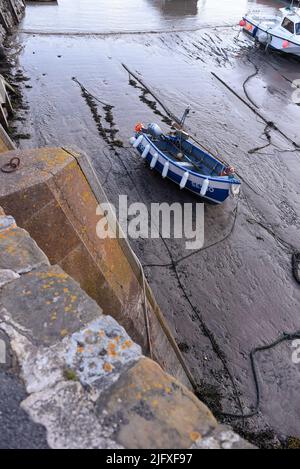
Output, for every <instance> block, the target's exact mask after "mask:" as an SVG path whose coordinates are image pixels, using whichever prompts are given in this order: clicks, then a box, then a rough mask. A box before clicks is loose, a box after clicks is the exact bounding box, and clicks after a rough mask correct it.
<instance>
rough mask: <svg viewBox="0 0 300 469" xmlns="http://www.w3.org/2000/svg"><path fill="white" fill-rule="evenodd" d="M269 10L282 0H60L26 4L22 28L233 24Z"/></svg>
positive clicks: (124, 28) (106, 29)
mask: <svg viewBox="0 0 300 469" xmlns="http://www.w3.org/2000/svg"><path fill="white" fill-rule="evenodd" d="M252 6H255V7H259V8H262V9H264V10H269V11H272V10H273V9H274V8H276V7H279V6H282V2H280V1H276V0H272V1H259V0H257V1H255V0H249V1H247V0H235V1H232V0H222V1H220V0H210V1H207V0H130V1H128V2H124V0H76V1H75V0H59V1H58V2H57V3H55V4H45V3H37V4H34V3H31V4H30V3H29V4H28V5H27V13H26V16H25V19H24V21H23V23H22V25H21V28H22V29H24V30H42V31H43V32H45V31H60V32H62V31H65V32H69V33H71V32H74V33H75V32H87V33H92V32H95V33H96V32H97V33H105V32H111V31H118V32H120V31H139V30H142V31H151V30H165V29H168V30H169V29H172V28H174V29H176V28H177V29H178V28H197V27H200V26H203V25H220V24H221V25H224V24H235V23H236V22H237V21H238V20H239V19H240V18H241V16H242V15H243V14H244V13H245V12H246V11H247V10H248V9H249V7H252Z"/></svg>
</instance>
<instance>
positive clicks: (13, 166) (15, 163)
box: [1, 156, 21, 173]
mask: <svg viewBox="0 0 300 469" xmlns="http://www.w3.org/2000/svg"><path fill="white" fill-rule="evenodd" d="M20 163H21V160H20V158H18V157H17V156H15V157H14V158H12V159H11V160H10V162H9V163H6V164H5V165H3V166H2V168H1V171H2V173H13V172H14V171H17V169H18V168H19V166H20Z"/></svg>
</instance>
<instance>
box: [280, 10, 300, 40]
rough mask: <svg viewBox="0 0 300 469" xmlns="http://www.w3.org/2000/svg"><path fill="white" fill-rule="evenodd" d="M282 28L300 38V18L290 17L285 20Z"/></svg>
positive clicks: (296, 16)
mask: <svg viewBox="0 0 300 469" xmlns="http://www.w3.org/2000/svg"><path fill="white" fill-rule="evenodd" d="M281 27H282V28H283V29H285V30H286V31H288V32H289V33H291V34H296V35H297V36H299V37H300V16H298V15H290V16H289V15H288V16H285V17H284V18H283V21H282V23H281Z"/></svg>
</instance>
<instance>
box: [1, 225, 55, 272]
mask: <svg viewBox="0 0 300 469" xmlns="http://www.w3.org/2000/svg"><path fill="white" fill-rule="evenodd" d="M0 244H1V249H0V269H10V270H13V271H14V272H16V273H19V274H20V273H24V272H30V271H31V270H32V269H35V268H36V267H39V266H40V265H42V264H49V261H48V259H47V257H46V256H45V254H44V253H43V252H42V251H41V250H40V248H39V247H38V246H37V244H36V242H35V241H34V240H33V239H32V238H31V237H30V236H29V234H28V233H27V232H26V231H25V230H22V229H21V228H17V227H16V225H15V221H14V219H13V218H12V217H9V216H5V217H0Z"/></svg>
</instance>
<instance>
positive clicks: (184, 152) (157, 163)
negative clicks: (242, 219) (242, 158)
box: [130, 124, 241, 204]
mask: <svg viewBox="0 0 300 469" xmlns="http://www.w3.org/2000/svg"><path fill="white" fill-rule="evenodd" d="M188 139H189V136H188V135H187V134H186V133H185V132H184V131H182V130H177V131H176V133H175V135H165V134H163V132H162V130H161V129H160V128H159V126H158V125H157V124H150V125H149V126H148V128H147V129H146V128H144V126H143V125H142V124H137V126H136V128H135V135H134V136H133V137H131V139H130V143H131V145H132V146H133V148H135V149H136V150H137V151H138V153H139V154H140V156H141V158H142V159H144V160H145V161H146V162H147V163H149V165H150V168H151V169H156V170H157V171H158V172H159V173H160V174H161V175H162V178H168V179H170V180H171V181H173V182H175V183H176V184H177V185H178V186H179V187H180V189H188V190H190V191H191V192H193V193H194V194H196V195H197V196H199V197H201V198H203V199H206V200H207V201H209V202H211V203H215V204H221V203H222V202H224V201H225V200H226V199H227V198H228V197H229V196H230V195H232V196H237V195H238V194H239V192H240V188H241V182H240V180H239V179H238V178H237V177H236V176H235V174H234V168H232V167H231V166H228V165H225V164H224V163H222V162H221V161H219V160H218V159H216V158H215V157H213V156H212V155H209V154H208V153H206V152H204V151H203V150H202V149H201V148H199V147H197V146H196V145H194V144H193V143H191V142H190V141H189V140H188Z"/></svg>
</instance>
